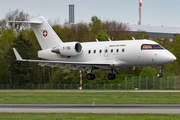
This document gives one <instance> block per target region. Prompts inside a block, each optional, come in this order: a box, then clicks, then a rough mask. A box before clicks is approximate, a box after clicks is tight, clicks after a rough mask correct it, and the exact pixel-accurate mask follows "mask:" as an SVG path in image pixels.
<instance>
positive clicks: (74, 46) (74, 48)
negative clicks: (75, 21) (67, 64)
mask: <svg viewBox="0 0 180 120" xmlns="http://www.w3.org/2000/svg"><path fill="white" fill-rule="evenodd" d="M51 52H53V53H57V54H61V55H63V56H76V55H79V54H81V52H82V46H81V44H80V43H79V42H66V43H62V44H61V45H60V46H56V47H53V48H52V49H51Z"/></svg>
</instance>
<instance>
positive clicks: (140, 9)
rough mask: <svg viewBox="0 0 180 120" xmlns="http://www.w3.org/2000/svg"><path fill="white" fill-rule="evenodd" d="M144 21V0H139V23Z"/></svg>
mask: <svg viewBox="0 0 180 120" xmlns="http://www.w3.org/2000/svg"><path fill="white" fill-rule="evenodd" d="M141 23H142V0H139V25H141Z"/></svg>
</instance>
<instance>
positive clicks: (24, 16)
mask: <svg viewBox="0 0 180 120" xmlns="http://www.w3.org/2000/svg"><path fill="white" fill-rule="evenodd" d="M5 19H6V21H7V23H8V27H9V28H10V29H12V30H13V31H14V32H15V33H18V32H19V30H21V29H23V28H26V27H27V26H28V25H27V24H23V23H15V22H9V21H28V20H29V14H28V13H25V12H24V11H19V9H16V10H15V11H11V10H9V12H8V13H7V14H6V16H5Z"/></svg>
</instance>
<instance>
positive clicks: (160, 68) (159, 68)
mask: <svg viewBox="0 0 180 120" xmlns="http://www.w3.org/2000/svg"><path fill="white" fill-rule="evenodd" d="M157 69H158V70H159V73H158V74H157V77H158V78H162V77H163V74H162V65H158V66H157Z"/></svg>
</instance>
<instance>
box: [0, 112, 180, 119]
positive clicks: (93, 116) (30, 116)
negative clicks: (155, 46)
mask: <svg viewBox="0 0 180 120" xmlns="http://www.w3.org/2000/svg"><path fill="white" fill-rule="evenodd" d="M179 118H180V115H163V114H138V115H136V114H55V113H54V114H29V113H28V114H26V113H16V114H15V113H12V114H10V113H0V119H1V120H179Z"/></svg>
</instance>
